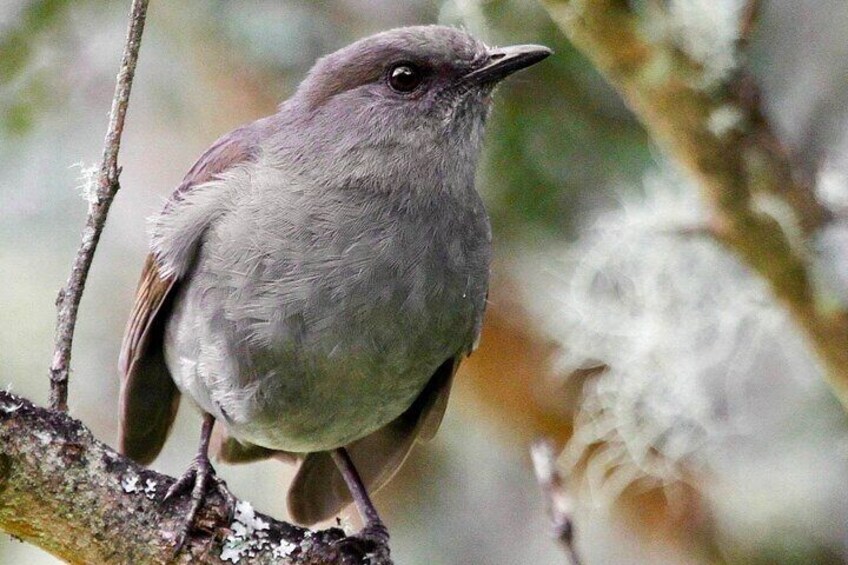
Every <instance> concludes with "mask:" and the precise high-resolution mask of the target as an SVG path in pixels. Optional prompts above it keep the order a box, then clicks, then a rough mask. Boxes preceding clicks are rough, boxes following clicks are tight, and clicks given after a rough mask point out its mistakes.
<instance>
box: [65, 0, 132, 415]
mask: <svg viewBox="0 0 848 565" xmlns="http://www.w3.org/2000/svg"><path fill="white" fill-rule="evenodd" d="M147 3H148V0H133V3H132V7H131V8H130V23H129V29H128V30H127V40H126V44H125V45H124V54H123V56H122V58H121V67H120V70H119V71H118V78H117V84H116V85H115V96H114V98H113V99H112V111H111V112H110V114H109V128H108V129H107V131H106V140H105V142H104V146H103V160H102V162H101V164H100V171H99V173H98V175H97V179H96V187H94V190H92V191H91V194H89V195H88V197H89V207H88V217H87V218H86V221H85V227H84V228H83V231H82V239H81V242H80V247H79V250H78V251H77V255H76V258H75V259H74V264H73V267H72V268H71V275H70V277H68V280H67V282H66V283H65V286H64V287H63V288H62V290H60V291H59V296H58V297H57V299H56V309H57V319H56V337H55V349H54V352H53V361H52V363H51V365H50V406H51V407H53V408H54V409H56V410H67V409H68V373H69V371H70V363H71V348H72V346H73V341H74V328H75V326H76V321H77V311H78V310H79V304H80V300H81V299H82V293H83V290H84V289H85V281H86V279H87V278H88V271H89V269H90V268H91V262H92V261H93V260H94V252H95V250H96V249H97V244H98V242H99V241H100V234H101V233H102V232H103V227H104V226H105V225H106V216H107V215H108V214H109V207H110V206H111V205H112V201H113V200H114V199H115V195H116V194H117V193H118V190H119V189H120V184H119V183H118V177H119V175H120V173H121V170H120V168H119V167H118V150H119V149H120V147H121V134H123V132H124V118H125V117H126V114H127V105H128V104H129V99H130V90H131V89H132V82H133V77H134V76H135V67H136V62H137V61H138V50H139V48H140V47H141V34H142V32H143V31H144V21H145V18H146V16H147Z"/></svg>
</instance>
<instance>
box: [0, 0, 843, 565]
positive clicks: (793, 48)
mask: <svg viewBox="0 0 848 565" xmlns="http://www.w3.org/2000/svg"><path fill="white" fill-rule="evenodd" d="M668 4H670V5H672V7H673V8H674V7H676V8H675V9H677V10H678V11H679V12H680V14H683V15H685V16H686V17H685V18H681V20H680V21H681V26H683V27H682V28H681V30H680V33H681V34H682V36H685V37H695V36H696V34H698V33H700V34H701V35H700V36H698V37H700V39H701V40H702V45H707V46H708V47H710V48H711V49H713V51H715V54H714V55H710V56H714V57H715V59H716V60H718V61H719V63H721V62H722V61H724V63H721V64H726V59H722V57H726V56H728V55H729V54H730V53H732V52H731V51H730V49H731V47H732V44H733V42H734V41H735V40H736V36H735V34H734V31H733V29H735V28H734V27H733V26H734V25H735V18H736V17H737V15H738V10H739V2H736V1H735V0H722V1H720V2H714V3H711V2H708V1H707V0H674V1H671V2H669V3H668ZM127 11H128V2H106V1H103V0H75V1H73V2H71V1H69V0H37V1H30V2H24V1H15V0H0V273H2V278H1V279H0V280H2V281H3V285H2V287H0V351H2V353H0V386H4V387H8V388H10V389H11V390H12V391H13V392H15V393H17V394H21V395H23V396H26V397H28V398H30V399H32V400H34V401H36V402H39V403H42V404H44V403H45V402H46V400H47V391H48V379H47V368H48V365H49V359H50V353H51V350H52V335H53V324H54V318H55V312H54V306H53V301H54V298H55V296H56V292H57V291H58V289H59V287H60V286H61V285H62V284H63V282H64V280H65V278H66V277H67V275H68V272H69V269H70V264H71V260H72V257H73V255H74V253H75V252H76V249H77V246H78V243H79V233H80V230H81V227H82V225H83V221H84V216H85V211H86V204H85V201H84V199H83V196H82V191H81V187H82V186H83V185H84V177H85V175H86V171H87V170H88V169H89V168H90V167H91V166H92V165H95V164H96V163H97V162H98V161H99V159H100V152H101V148H102V139H103V134H104V132H105V129H106V123H107V113H108V110H109V107H110V103H111V98H112V93H113V88H114V77H115V73H116V70H117V68H118V63H119V59H120V52H121V49H122V44H123V39H124V34H125V29H126V16H127ZM435 22H438V23H446V24H451V25H461V26H464V27H465V28H466V29H468V30H469V31H471V32H473V33H474V34H476V35H477V36H479V37H480V38H481V39H483V40H484V41H486V42H487V43H489V44H510V43H542V44H545V45H549V46H551V47H552V48H553V49H554V50H555V51H556V55H555V56H554V57H551V58H550V59H548V60H547V61H545V63H544V64H541V65H539V66H538V67H534V68H533V69H531V70H529V71H527V72H524V73H522V74H520V75H519V76H517V77H515V78H513V79H511V80H510V81H508V83H507V84H506V85H504V87H503V88H501V89H500V90H499V93H498V95H497V97H496V109H495V111H494V114H493V116H492V120H491V122H490V127H489V129H488V133H487V144H486V151H485V156H484V162H483V163H482V166H481V169H480V173H479V177H478V181H479V182H478V185H479V188H480V190H481V192H482V194H483V197H484V199H485V200H486V202H487V204H488V208H489V211H490V213H491V215H492V218H493V224H494V239H495V248H496V260H495V265H494V271H493V288H492V293H491V304H490V310H489V312H488V318H487V320H486V325H485V328H484V332H483V339H482V342H481V347H480V349H479V350H478V352H477V353H476V354H475V355H474V356H472V357H471V359H470V360H469V361H468V362H466V364H465V365H464V367H463V369H462V370H461V374H460V377H459V378H458V382H457V387H456V391H455V393H454V394H453V396H452V399H451V405H450V408H449V410H448V413H447V417H446V420H445V422H444V424H443V426H442V429H441V431H440V433H439V434H438V436H437V437H436V439H435V441H433V442H432V443H430V444H427V445H424V446H420V447H419V449H417V451H415V453H414V455H413V457H411V459H410V461H409V462H408V463H407V465H406V466H405V468H404V469H403V470H402V472H401V473H400V474H399V476H398V477H397V478H396V479H395V480H394V481H393V482H392V483H391V484H390V485H389V486H388V487H387V488H386V489H385V490H384V491H382V492H381V493H380V494H379V495H378V496H377V504H378V506H379V507H380V508H381V510H382V511H383V513H384V518H385V519H386V521H387V523H388V524H389V527H390V529H391V532H392V537H393V555H394V556H395V557H396V559H397V562H398V563H400V564H419V563H420V564H441V563H445V564H455V563H487V564H488V563H491V564H513V563H516V564H525V563H526V564H537V563H538V564H548V563H565V562H566V557H565V555H564V554H563V552H562V551H561V550H560V548H559V547H558V546H557V545H556V543H555V542H554V541H553V540H552V539H550V537H549V534H548V529H547V518H546V516H545V513H544V508H543V504H542V498H541V494H540V493H539V492H538V489H537V486H536V482H535V479H534V477H533V474H532V471H531V467H530V462H529V457H528V446H529V443H530V442H531V441H532V440H533V439H534V438H536V437H541V436H548V437H551V438H553V439H554V440H555V442H557V445H558V446H559V447H561V448H563V455H562V457H561V461H560V463H561V466H562V468H563V470H564V472H566V473H567V474H568V477H569V487H570V489H571V491H572V493H573V495H574V497H575V505H576V510H575V519H576V527H577V544H578V547H579V549H580V551H581V553H582V554H583V557H584V560H585V562H586V563H589V564H592V563H613V564H618V563H622V564H629V563H633V564H642V563H645V564H649V563H650V564H665V563H668V564H678V563H679V564H689V563H693V564H695V563H698V564H699V563H763V564H765V563H778V564H795V563H798V564H801V563H805V564H806V563H825V564H827V563H844V562H846V561H848V488H845V485H846V484H848V420H846V417H845V414H844V413H843V412H842V411H841V409H840V407H839V406H838V404H837V402H836V401H835V400H834V398H833V397H832V396H831V394H830V392H829V390H828V389H827V387H826V386H825V385H824V382H823V380H822V377H821V374H820V369H819V367H818V366H817V364H816V361H815V359H814V358H813V357H812V355H811V353H810V351H809V349H808V347H807V345H806V344H805V343H804V341H803V339H802V338H801V336H800V335H799V334H798V333H797V332H796V329H795V328H794V326H793V323H792V320H791V319H789V318H788V317H787V316H786V315H785V313H784V312H783V311H782V310H781V309H780V308H779V307H778V306H777V305H776V304H775V303H774V302H773V300H772V298H771V296H770V295H769V293H768V290H767V289H766V287H765V286H764V285H763V284H762V283H761V282H760V281H759V280H757V279H756V277H753V276H752V275H751V274H750V273H749V272H748V271H747V270H746V269H745V268H744V267H743V266H742V265H740V264H739V263H738V262H737V261H736V260H735V258H734V257H732V256H731V255H729V254H728V253H726V252H725V251H724V250H723V249H720V248H718V247H717V246H716V245H715V244H713V243H712V242H711V241H709V240H707V239H704V238H702V237H699V236H697V235H693V233H692V231H693V230H692V229H691V228H693V227H697V226H698V225H699V224H700V223H701V222H702V221H703V218H704V210H703V208H702V204H701V202H700V200H699V198H698V194H697V191H696V190H695V188H694V187H693V186H691V184H690V183H689V181H688V180H687V179H686V178H685V177H684V176H683V175H682V174H681V173H680V172H678V171H677V170H675V168H674V166H673V165H672V164H669V163H667V162H665V161H664V160H663V158H662V157H661V156H660V155H659V153H658V152H657V151H656V150H655V149H654V148H653V146H652V145H651V143H650V141H649V139H648V138H647V136H646V134H645V133H644V131H643V130H642V128H641V127H640V125H639V124H638V123H637V122H636V121H635V120H634V118H633V117H632V116H631V114H630V113H629V111H628V110H627V109H626V108H625V107H624V106H623V104H622V103H621V101H620V100H619V98H618V97H617V95H616V94H615V93H614V92H613V91H612V90H611V89H610V88H609V87H608V86H607V85H606V84H605V83H604V82H603V80H602V79H601V78H600V77H599V76H598V75H597V74H596V73H595V71H594V70H593V68H592V67H591V65H590V64H589V63H588V62H587V61H586V60H585V59H583V58H582V57H581V56H580V55H578V54H577V53H576V52H575V50H574V49H573V48H572V47H571V46H570V45H569V44H568V43H567V41H566V40H565V38H564V36H563V35H562V34H561V33H560V32H559V31H558V29H557V28H556V27H555V25H554V24H553V23H552V21H551V20H550V18H549V16H548V15H547V13H546V12H545V11H544V9H543V8H542V7H540V5H539V4H537V3H536V2H529V1H520V0H514V1H507V0H489V1H473V0H447V1H424V0H416V1H408V2H390V1H382V0H373V1H366V0H333V1H327V2H308V1H306V0H303V1H295V0H290V1H282V0H276V1H271V0H264V1H263V0H256V1H250V2H227V1H223V0H217V1H210V0H206V1H201V0H186V1H183V2H154V3H152V5H151V8H150V13H149V16H148V23H147V28H146V30H145V36H144V40H143V43H142V49H141V55H140V62H139V66H138V71H137V75H136V80H135V84H134V88H133V95H132V99H131V103H130V109H129V114H128V119H127V127H126V130H125V132H124V138H123V144H122V150H121V157H120V163H121V164H122V166H123V174H122V176H121V185H122V190H121V192H120V193H119V195H118V197H117V200H116V201H115V205H114V206H113V208H112V212H111V215H110V218H109V222H108V225H107V228H106V231H105V233H104V237H103V240H102V242H101V246H100V249H99V251H98V254H97V256H96V258H95V262H94V265H93V268H92V271H91V275H90V279H89V282H88V286H87V289H86V293H85V296H84V299H83V302H82V306H81V310H80V319H79V324H78V328H77V334H76V340H75V348H74V356H73V364H72V367H73V372H72V376H71V393H70V406H71V412H72V414H73V415H74V416H76V417H78V418H80V419H81V420H82V421H83V422H85V423H86V424H87V425H88V426H89V427H90V428H91V429H92V430H93V431H94V433H95V435H96V436H97V437H98V438H100V439H102V440H103V441H106V442H107V443H112V442H113V441H114V438H115V432H116V403H117V395H118V379H117V370H116V362H117V357H118V347H119V344H120V340H121V335H122V332H123V327H124V323H125V321H126V317H127V315H128V312H129V309H130V306H131V301H132V298H133V294H134V289H135V285H136V282H137V277H138V275H139V273H140V269H141V264H142V262H143V258H144V255H145V253H146V248H147V231H146V218H147V217H149V216H150V215H152V214H154V213H156V212H157V211H158V210H159V208H160V207H161V205H162V203H163V199H164V198H165V196H166V195H167V194H169V192H170V191H171V190H172V189H173V187H175V186H176V185H177V183H178V182H179V181H180V179H181V178H182V175H183V174H184V173H185V171H187V170H188V168H189V167H190V166H191V165H192V163H193V162H194V160H195V159H196V158H197V157H198V156H199V155H200V153H201V152H202V151H203V150H204V149H205V148H206V147H207V146H208V145H209V144H211V143H212V141H214V140H215V139H216V138H217V137H218V136H219V135H221V134H223V133H225V132H227V131H229V130H230V129H232V128H233V127H235V126H238V125H240V124H242V123H244V122H247V121H251V120H254V119H256V118H259V117H261V116H264V115H267V114H269V113H271V112H273V111H274V109H275V107H276V105H277V104H278V102H279V101H281V100H282V99H284V98H286V97H287V96H288V95H289V94H291V93H292V91H293V90H294V89H295V87H296V85H297V84H298V82H299V81H300V80H301V78H302V77H303V76H304V73H305V72H306V71H307V70H308V69H309V67H310V66H311V64H312V63H313V62H314V60H315V59H316V58H317V57H319V56H321V55H323V54H325V53H328V52H330V51H333V50H335V49H337V48H339V47H342V46H344V45H346V44H348V43H349V42H351V41H352V40H354V39H357V38H359V37H362V36H365V35H369V34H371V33H374V32H377V31H380V30H384V29H387V28H390V27H394V26H399V25H410V24H421V23H435ZM687 25H689V26H695V27H692V28H691V29H690V28H687V27H686V26H687ZM723 26H724V27H723ZM846 26H848V4H846V3H845V2H844V0H775V1H772V2H766V3H764V8H763V13H762V18H761V21H760V26H759V28H758V31H757V33H756V35H755V37H754V38H753V39H754V40H753V44H752V49H751V53H750V57H749V58H748V59H746V60H744V61H742V64H745V65H748V66H750V68H751V70H752V71H753V72H754V74H755V76H756V77H757V78H758V80H759V82H760V84H761V85H762V87H763V89H764V100H765V103H766V106H767V109H768V111H769V114H770V116H771V118H772V119H773V120H774V122H775V124H776V126H777V128H778V130H779V131H780V132H781V135H782V136H783V138H784V140H785V141H786V143H787V144H788V146H789V147H790V148H791V149H792V150H793V152H794V154H795V155H797V156H798V159H799V161H798V168H799V173H800V174H806V175H809V176H810V177H811V178H815V179H817V186H818V189H819V190H820V193H821V196H822V197H823V198H824V199H825V200H826V201H827V202H828V204H829V205H831V206H833V208H834V209H835V210H836V211H837V212H840V213H844V212H845V210H846V208H848V177H846V175H848V151H846V149H848V136H845V135H844V133H845V132H846V127H845V118H846V117H848V84H846V76H848V38H846V36H845V33H844V30H845V29H846ZM690 32H691V33H690ZM736 62H737V61H735V60H733V58H732V57H731V61H730V63H729V64H731V65H732V64H735V63H736ZM719 63H717V64H719ZM719 66H720V64H719ZM846 234H848V230H846V229H845V228H844V226H840V225H835V226H832V228H831V229H829V230H828V231H827V233H823V234H821V238H820V241H817V242H816V244H817V245H816V247H815V252H816V257H817V259H818V265H819V268H818V271H820V272H818V273H817V276H818V277H819V278H820V282H821V285H820V286H821V287H822V288H825V289H827V290H826V292H827V297H828V299H831V300H835V301H839V302H840V303H841V302H844V301H845V300H846V297H848V284H846V281H848V258H846V254H848V251H846V246H845V244H846V243H848V235H846ZM823 292H825V291H823ZM588 369H591V370H588ZM595 369H598V370H595ZM198 424H199V416H198V414H197V413H196V412H194V411H193V410H191V409H190V406H189V405H188V403H183V408H182V410H181V413H180V416H179V419H178V422H177V425H176V429H175V431H174V433H173V435H172V437H171V439H170V441H169V442H168V444H167V446H166V448H165V451H164V452H163V454H162V455H161V456H160V457H159V459H158V460H157V461H156V463H155V464H154V467H155V468H157V469H159V470H161V471H163V472H166V473H170V474H172V475H175V474H179V473H181V472H182V471H183V470H184V468H185V467H186V466H187V465H188V463H189V461H190V459H191V457H192V456H193V453H194V451H195V446H196V441H197V436H198V430H199V425H198ZM218 472H219V474H220V475H222V476H223V478H225V479H226V480H227V481H228V483H229V485H230V487H231V488H232V490H233V491H234V492H235V493H236V495H237V496H239V497H242V498H245V499H247V500H249V501H251V502H252V503H253V504H254V506H256V507H257V508H258V509H259V510H261V511H263V512H266V513H269V514H271V515H273V516H275V517H278V518H285V503H284V498H285V492H286V488H287V485H288V481H289V478H290V477H291V475H292V469H290V468H288V467H286V466H284V465H282V464H280V463H276V462H268V463H262V464H252V465H248V466H241V467H232V466H224V465H219V466H218ZM53 562H55V560H54V559H53V558H52V557H50V556H49V555H47V554H45V553H43V552H41V551H40V550H38V549H36V548H34V547H33V546H30V545H27V544H24V543H20V542H17V541H15V540H12V539H11V538H9V537H8V536H5V535H0V563H53Z"/></svg>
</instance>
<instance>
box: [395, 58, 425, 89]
mask: <svg viewBox="0 0 848 565" xmlns="http://www.w3.org/2000/svg"><path fill="white" fill-rule="evenodd" d="M423 80H424V73H423V72H422V70H421V69H420V68H419V67H417V66H415V65H413V64H412V63H398V64H396V65H395V66H393V67H392V68H391V69H389V74H388V76H387V77H386V81H387V82H388V83H389V87H390V88H391V89H392V90H394V91H395V92H401V93H407V92H412V91H413V90H415V89H416V88H417V87H418V85H419V84H421V82H422V81H423Z"/></svg>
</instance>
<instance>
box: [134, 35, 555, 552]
mask: <svg viewBox="0 0 848 565" xmlns="http://www.w3.org/2000/svg"><path fill="white" fill-rule="evenodd" d="M550 53H551V51H550V50H549V49H547V48H546V47H541V46H538V45H522V46H515V47H507V48H489V47H487V46H486V45H484V44H483V43H481V42H480V41H477V40H476V39H474V38H473V37H471V36H469V35H468V34H466V33H464V32H462V31H460V30H457V29H453V28H448V27H440V26H426V27H408V28H400V29H395V30H391V31H387V32H384V33H380V34H377V35H374V36H371V37H368V38H366V39H362V40H360V41H357V42H356V43H354V44H352V45H350V46H348V47H346V48H344V49H341V50H339V51H337V52H335V53H332V54H330V55H327V56H326V57H324V58H322V59H320V60H319V61H318V62H317V63H316V64H315V66H314V67H313V68H312V70H311V71H310V72H309V74H308V76H307V77H306V79H305V80H304V81H303V83H302V84H301V85H300V86H299V88H298V89H297V91H296V93H295V94H294V95H293V96H292V97H291V98H290V99H288V100H286V101H285V102H283V103H282V104H281V105H280V107H279V111H278V112H277V113H276V114H274V115H272V116H269V117H266V118H263V119H260V120H258V121H256V122H253V123H251V124H249V125H246V126H243V127H241V128H238V129H236V130H235V131H233V132H231V133H229V134H227V135H225V136H223V137H222V138H220V139H219V140H218V141H216V142H215V143H214V144H213V145H212V147H210V148H209V149H208V150H207V151H206V153H204V154H203V156H202V157H200V159H199V160H198V161H197V163H195V165H194V166H193V167H192V168H191V170H190V171H189V172H188V174H187V175H186V177H185V179H184V180H183V182H182V184H180V185H179V187H177V189H176V191H175V192H174V193H173V195H172V197H171V198H170V199H169V201H168V202H167V204H166V206H165V208H164V210H163V211H162V213H161V214H160V215H159V216H158V217H157V218H156V219H155V220H154V222H153V228H152V234H153V235H152V243H151V252H150V254H149V255H148V257H147V260H146V263H145V265H144V270H143V272H142V275H141V281H140V282H139V286H138V290H137V295H136V302H135V306H134V308H133V310H132V313H131V316H130V320H129V323H128V327H127V330H126V334H125V336H124V341H123V345H122V350H121V361H120V370H121V373H122V383H121V385H122V386H121V402H120V432H119V447H120V450H121V451H122V452H123V453H125V454H126V455H128V456H129V457H131V458H133V459H135V460H136V461H139V462H141V463H148V462H150V461H152V460H153V459H154V458H155V457H156V455H157V454H158V453H159V451H160V449H161V448H162V445H163V443H164V442H165V439H166V438H167V435H168V432H169V429H170V428H171V425H172V423H173V421H174V416H175V414H176V411H177V407H178V404H179V401H180V396H181V395H182V394H185V395H187V396H188V397H190V398H191V400H192V401H193V402H194V403H195V404H196V405H197V406H198V407H199V408H200V410H201V411H202V412H203V414H204V420H203V428H202V433H201V443H200V449H199V451H198V453H197V456H196V458H195V460H194V462H193V463H192V465H191V467H189V469H188V471H187V472H186V474H185V475H184V476H183V477H182V478H181V479H180V480H179V481H178V482H177V483H176V484H175V485H174V487H173V488H172V489H171V491H170V492H169V497H170V496H173V495H176V494H177V493H179V492H181V491H183V490H190V491H191V493H192V497H191V498H192V504H191V509H190V512H189V516H188V520H187V526H186V532H184V533H187V531H188V528H189V527H190V525H191V523H192V522H193V520H194V517H195V514H196V513H197V511H198V509H199V507H200V505H201V503H202V500H203V497H204V493H205V491H206V489H207V488H208V487H209V486H210V485H211V484H212V483H213V482H215V481H217V478H216V477H215V475H214V471H213V470H212V467H211V465H210V463H209V459H208V451H209V445H210V441H211V442H212V443H213V448H214V449H215V450H217V451H218V454H219V457H220V458H221V459H223V460H227V461H251V460H256V459H262V458H267V457H279V458H283V459H290V460H293V461H299V464H300V467H299V470H298V472H297V476H296V477H295V479H294V481H293V483H292V485H291V488H290V490H289V493H288V508H289V513H290V516H291V518H292V519H294V520H295V521H297V522H300V523H303V524H312V523H314V522H317V521H319V520H322V519H326V518H328V517H331V516H333V515H334V514H336V513H338V512H339V510H340V509H342V508H343V507H344V506H345V505H346V504H348V503H349V502H350V501H351V499H353V500H354V501H355V502H356V504H357V507H358V509H359V511H360V513H361V514H362V516H363V520H364V522H365V524H366V527H365V530H364V534H363V535H372V536H374V537H377V538H379V539H381V540H383V541H387V539H388V533H387V532H386V530H385V528H384V526H383V525H382V522H381V521H380V518H379V516H378V514H377V512H376V510H375V509H374V506H373V504H372V503H371V501H370V500H369V497H368V492H369V491H371V492H373V491H374V490H375V489H378V488H379V487H380V486H381V485H383V484H384V483H385V482H386V481H388V480H389V479H390V478H391V476H392V475H393V474H394V472H395V471H396V470H397V469H398V467H399V466H400V465H401V464H402V463H403V460H404V459H405V458H406V456H407V454H408V453H409V451H410V449H411V447H412V446H413V444H414V443H415V441H416V440H417V439H430V438H431V437H432V436H433V434H434V433H435V432H436V429H437V428H438V426H439V423H440V421H441V419H442V414H443V413H444V410H445V406H446V404H447V400H448V394H449V392H450V386H451V380H452V378H453V375H454V373H455V372H456V369H457V367H458V366H459V363H460V360H461V359H462V358H463V357H465V356H466V355H468V354H469V353H470V352H471V351H472V350H473V349H474V347H475V345H476V342H477V340H478V337H479V334H480V326H481V323H482V319H483V311H484V309H485V305H486V294H487V286H488V278H489V262H490V257H491V231H490V227H489V220H488V217H487V215H486V211H485V210H484V208H483V203H482V201H481V200H480V197H479V195H478V194H477V191H476V190H475V188H474V174H475V168H476V163H477V158H478V155H479V153H480V148H481V143H482V138H483V129H484V124H485V122H486V118H487V115H488V114H489V109H490V106H491V93H492V90H493V88H494V87H495V85H496V84H497V83H498V82H500V81H501V80H502V79H503V78H505V77H506V76H508V75H510V74H512V73H514V72H515V71H518V70H520V69H523V68H525V67H528V66H530V65H532V64H534V63H536V62H538V61H541V60H542V59H544V58H545V57H547V56H548V55H549V54H550ZM215 422H218V424H219V426H216V430H215V434H213V425H214V424H215ZM219 427H222V428H223V429H222V430H220V431H219V430H218V428H219ZM221 488H223V487H221ZM224 490H225V489H224ZM228 496H230V495H228Z"/></svg>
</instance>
